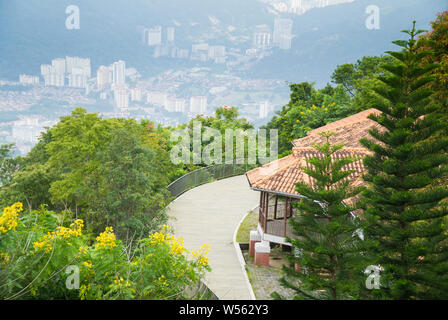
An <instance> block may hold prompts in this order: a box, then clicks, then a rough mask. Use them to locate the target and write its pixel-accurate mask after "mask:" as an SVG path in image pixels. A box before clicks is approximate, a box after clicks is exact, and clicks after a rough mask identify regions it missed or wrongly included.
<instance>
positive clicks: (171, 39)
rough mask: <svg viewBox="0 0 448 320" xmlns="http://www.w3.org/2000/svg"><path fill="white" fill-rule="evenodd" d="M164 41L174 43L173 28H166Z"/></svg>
mask: <svg viewBox="0 0 448 320" xmlns="http://www.w3.org/2000/svg"><path fill="white" fill-rule="evenodd" d="M166 41H167V42H174V28H173V27H168V28H167V29H166Z"/></svg>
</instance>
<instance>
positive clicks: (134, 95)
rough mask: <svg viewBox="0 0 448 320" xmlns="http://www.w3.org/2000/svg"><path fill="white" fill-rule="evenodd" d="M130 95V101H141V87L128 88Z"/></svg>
mask: <svg viewBox="0 0 448 320" xmlns="http://www.w3.org/2000/svg"><path fill="white" fill-rule="evenodd" d="M129 93H130V95H131V101H142V96H143V95H142V89H141V88H131V89H130V90H129Z"/></svg>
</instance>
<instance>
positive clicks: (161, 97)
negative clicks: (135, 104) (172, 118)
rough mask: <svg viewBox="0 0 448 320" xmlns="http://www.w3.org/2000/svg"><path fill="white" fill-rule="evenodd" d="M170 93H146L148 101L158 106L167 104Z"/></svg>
mask: <svg viewBox="0 0 448 320" xmlns="http://www.w3.org/2000/svg"><path fill="white" fill-rule="evenodd" d="M167 98H168V94H167V93H166V92H148V93H147V95H146V103H148V104H153V105H156V106H165V103H166V99H167Z"/></svg>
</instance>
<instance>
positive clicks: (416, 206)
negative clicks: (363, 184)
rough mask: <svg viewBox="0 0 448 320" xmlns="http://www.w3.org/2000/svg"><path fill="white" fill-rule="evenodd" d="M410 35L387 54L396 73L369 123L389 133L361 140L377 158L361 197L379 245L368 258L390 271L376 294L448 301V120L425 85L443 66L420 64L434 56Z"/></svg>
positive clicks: (386, 80) (385, 82)
mask: <svg viewBox="0 0 448 320" xmlns="http://www.w3.org/2000/svg"><path fill="white" fill-rule="evenodd" d="M414 26H415V24H414ZM406 32H407V33H408V34H409V36H410V39H409V40H408V41H395V42H394V43H395V44H397V45H398V46H400V47H402V48H403V49H402V50H401V51H397V52H389V54H390V55H391V56H392V57H394V62H393V63H391V64H388V65H387V66H385V68H387V70H389V72H390V75H389V76H385V77H380V78H379V79H380V81H381V82H382V85H381V86H377V87H375V92H376V93H377V94H378V95H379V96H381V97H382V100H381V101H377V109H379V110H380V111H382V114H381V115H379V116H373V115H371V119H372V120H374V121H376V122H378V123H379V124H380V125H381V126H382V127H383V128H385V130H384V131H379V130H371V131H370V134H371V135H372V137H374V138H375V139H376V140H377V142H374V141H372V140H370V139H363V140H361V142H362V143H363V145H364V146H365V147H366V148H368V149H370V150H371V151H372V152H373V155H372V156H368V157H366V158H365V160H364V162H365V166H366V168H367V170H368V171H367V174H366V175H365V177H364V180H365V181H367V182H368V183H369V185H370V188H369V189H368V190H367V191H366V192H365V193H364V197H363V201H364V203H363V205H364V209H365V217H366V218H367V220H368V222H369V227H368V228H366V236H367V238H368V241H372V242H373V244H374V246H373V248H371V250H370V251H369V253H371V254H373V255H375V256H376V258H377V263H378V264H379V265H381V267H382V268H383V269H384V271H383V273H382V276H381V284H382V288H381V289H380V290H377V292H375V293H376V294H378V295H379V296H380V297H385V298H392V299H435V298H438V299H443V298H448V235H447V223H446V222H447V221H448V220H447V218H448V189H447V180H448V154H447V150H448V137H447V136H446V134H444V132H446V128H447V127H448V121H446V114H444V108H442V106H441V105H439V104H437V103H430V102H431V97H432V95H433V94H434V92H433V91H432V90H431V89H430V88H428V86H427V85H428V84H430V83H431V82H432V81H434V78H433V77H432V76H431V73H432V71H433V70H435V69H436V68H437V67H438V66H437V65H434V64H432V63H422V62H423V61H424V60H425V57H428V56H429V55H431V54H432V52H431V51H428V50H418V46H419V43H418V42H417V40H416V36H417V35H418V34H419V33H421V31H418V30H415V27H414V28H413V29H412V30H411V31H406ZM436 81H437V80H436ZM384 100H385V101H386V103H382V101H384Z"/></svg>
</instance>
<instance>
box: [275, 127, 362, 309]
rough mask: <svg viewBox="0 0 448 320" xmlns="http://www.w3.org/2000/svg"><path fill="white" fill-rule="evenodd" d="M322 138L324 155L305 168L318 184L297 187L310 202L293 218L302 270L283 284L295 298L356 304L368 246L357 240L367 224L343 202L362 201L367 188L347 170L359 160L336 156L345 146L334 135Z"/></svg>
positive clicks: (291, 272) (295, 258)
mask: <svg viewBox="0 0 448 320" xmlns="http://www.w3.org/2000/svg"><path fill="white" fill-rule="evenodd" d="M322 135H323V136H325V137H326V138H327V142H326V143H325V144H323V145H317V144H315V145H314V148H315V149H316V150H317V151H319V153H320V154H321V156H315V157H313V158H311V159H308V160H306V161H307V162H308V163H309V164H311V166H307V167H303V168H302V170H303V172H305V173H306V174H308V175H309V176H310V177H312V178H313V181H314V185H313V186H310V185H309V184H308V183H305V182H298V183H296V190H297V192H298V193H299V194H301V195H303V196H305V198H303V199H302V201H301V202H300V203H299V204H298V205H297V210H298V211H297V212H296V214H295V215H294V216H293V218H291V219H290V224H291V226H292V228H293V233H294V235H295V236H296V237H295V238H294V239H288V242H290V243H291V245H292V251H293V253H294V254H292V255H291V256H290V259H291V262H292V263H294V264H297V265H299V266H300V267H301V268H302V271H301V272H298V271H296V270H295V268H293V267H286V266H284V267H283V271H284V273H285V276H284V277H282V278H281V279H280V282H281V284H282V285H283V286H285V287H287V288H291V289H293V290H294V291H295V296H294V298H295V299H319V300H320V299H322V300H324V299H331V300H335V299H353V298H356V297H357V294H358V288H359V279H360V277H361V276H362V272H361V269H360V266H361V261H362V259H363V258H362V255H361V250H362V249H361V248H362V247H361V245H362V243H361V240H360V239H359V237H357V236H356V233H357V232H359V231H358V230H359V228H360V226H361V225H360V221H359V219H357V218H354V217H353V216H352V215H351V212H352V211H353V210H354V209H353V208H352V207H350V206H348V205H345V204H344V203H343V201H344V200H346V199H348V198H352V197H355V196H357V195H358V194H359V193H360V192H361V187H351V186H350V182H351V181H350V180H349V179H346V178H347V177H348V176H349V175H350V174H351V173H353V170H343V169H342V168H343V167H344V166H346V165H348V164H350V163H352V162H354V161H356V160H358V159H357V158H351V157H343V158H340V159H338V158H336V157H334V155H335V153H336V152H337V151H338V150H341V149H342V147H343V145H342V144H337V145H331V144H330V142H329V137H330V136H331V134H329V133H322ZM332 158H335V159H336V160H335V159H332ZM358 266H359V267H358ZM274 297H277V298H279V297H280V296H279V295H278V294H274Z"/></svg>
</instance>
